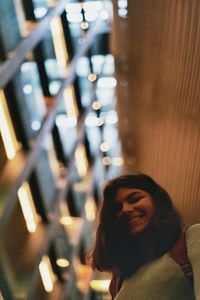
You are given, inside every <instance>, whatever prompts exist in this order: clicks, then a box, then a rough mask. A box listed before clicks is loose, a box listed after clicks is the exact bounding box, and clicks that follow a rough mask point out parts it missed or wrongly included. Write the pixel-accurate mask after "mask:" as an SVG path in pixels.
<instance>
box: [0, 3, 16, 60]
mask: <svg viewBox="0 0 200 300" xmlns="http://www.w3.org/2000/svg"><path fill="white" fill-rule="evenodd" d="M20 39H21V37H20V31H19V25H18V20H17V16H16V11H15V6H14V3H13V0H1V1H0V48H1V51H0V55H1V54H2V55H3V56H4V57H0V59H1V58H2V59H4V58H5V56H7V54H8V53H9V52H10V51H12V50H14V48H15V47H16V46H17V44H18V43H19V41H20ZM2 55H1V56H2Z"/></svg>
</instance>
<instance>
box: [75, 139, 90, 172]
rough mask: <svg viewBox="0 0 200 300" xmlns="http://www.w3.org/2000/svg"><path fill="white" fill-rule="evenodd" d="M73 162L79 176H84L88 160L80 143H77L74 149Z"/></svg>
mask: <svg viewBox="0 0 200 300" xmlns="http://www.w3.org/2000/svg"><path fill="white" fill-rule="evenodd" d="M75 162H76V167H77V170H78V174H79V175H80V176H85V175H86V174H87V170H88V160H87V155H86V151H85V147H84V146H83V145H82V144H81V145H78V147H77V148H76V151H75Z"/></svg>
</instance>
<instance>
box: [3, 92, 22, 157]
mask: <svg viewBox="0 0 200 300" xmlns="http://www.w3.org/2000/svg"><path fill="white" fill-rule="evenodd" d="M0 132H1V136H2V140H3V143H4V147H5V151H6V155H7V158H8V159H10V160H12V159H13V158H14V157H15V155H16V153H17V151H18V150H19V148H20V147H21V145H20V143H19V142H18V141H17V138H16V135H15V132H14V128H13V125H12V121H11V118H10V114H9V111H8V107H7V103H6V98H5V95H4V92H3V91H2V90H0Z"/></svg>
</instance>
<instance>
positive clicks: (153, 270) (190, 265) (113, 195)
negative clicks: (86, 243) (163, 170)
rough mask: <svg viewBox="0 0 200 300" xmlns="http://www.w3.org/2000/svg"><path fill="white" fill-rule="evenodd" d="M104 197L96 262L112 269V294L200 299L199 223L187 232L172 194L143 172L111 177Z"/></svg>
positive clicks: (127, 298) (121, 299)
mask: <svg viewBox="0 0 200 300" xmlns="http://www.w3.org/2000/svg"><path fill="white" fill-rule="evenodd" d="M103 197H104V200H103V204H102V207H101V211H100V222H99V226H98V229H97V234H96V243H95V247H94V250H93V253H92V265H93V267H94V268H97V269H98V270H100V271H108V272H111V273H112V280H111V284H110V293H111V296H112V299H116V300H147V299H148V300H151V299H152V300H165V299H166V300H173V299H174V300H193V299H199V300H200V224H197V225H193V226H191V227H190V228H188V229H187V230H186V231H185V230H184V229H183V226H182V223H181V217H180V215H179V213H178V212H177V211H176V209H175V208H174V206H173V204H172V201H171V199H170V197H169V195H168V193H167V192H166V191H165V190H164V189H163V188H162V187H161V186H159V185H158V184H157V183H156V182H155V181H154V180H153V179H152V178H151V177H149V176H147V175H144V174H134V175H125V176H120V177H117V178H115V179H113V180H111V181H110V182H108V183H107V185H106V187H105V189H104V192H103ZM186 248H187V254H186ZM181 268H182V269H181ZM192 277H193V278H192Z"/></svg>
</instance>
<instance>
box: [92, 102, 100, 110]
mask: <svg viewBox="0 0 200 300" xmlns="http://www.w3.org/2000/svg"><path fill="white" fill-rule="evenodd" d="M92 108H93V109H94V110H98V109H100V108H101V102H99V101H94V102H93V103H92Z"/></svg>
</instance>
